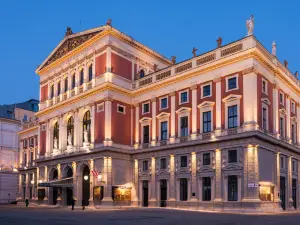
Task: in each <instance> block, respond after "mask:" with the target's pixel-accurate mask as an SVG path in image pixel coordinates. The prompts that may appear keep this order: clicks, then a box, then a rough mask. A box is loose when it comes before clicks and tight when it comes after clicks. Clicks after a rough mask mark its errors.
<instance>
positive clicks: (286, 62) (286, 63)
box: [283, 60, 289, 68]
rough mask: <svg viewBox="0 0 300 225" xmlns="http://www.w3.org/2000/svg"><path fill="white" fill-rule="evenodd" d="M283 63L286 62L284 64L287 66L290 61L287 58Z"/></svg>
mask: <svg viewBox="0 0 300 225" xmlns="http://www.w3.org/2000/svg"><path fill="white" fill-rule="evenodd" d="M283 63H284V66H285V67H286V68H287V67H288V65H289V62H288V61H287V60H284V61H283Z"/></svg>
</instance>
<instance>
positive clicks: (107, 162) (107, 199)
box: [102, 157, 113, 205]
mask: <svg viewBox="0 0 300 225" xmlns="http://www.w3.org/2000/svg"><path fill="white" fill-rule="evenodd" d="M111 166H112V161H111V157H104V168H103V171H104V179H105V183H104V198H103V199H102V205H113V199H112V197H111V196H112V195H111V191H112V186H111V185H112V184H111V178H112V177H111V175H112V174H111V170H112V168H111Z"/></svg>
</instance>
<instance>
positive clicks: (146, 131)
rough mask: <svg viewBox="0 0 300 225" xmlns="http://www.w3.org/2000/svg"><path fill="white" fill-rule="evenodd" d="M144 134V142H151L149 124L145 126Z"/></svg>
mask: <svg viewBox="0 0 300 225" xmlns="http://www.w3.org/2000/svg"><path fill="white" fill-rule="evenodd" d="M143 136H144V144H148V143H149V139H150V136H149V125H147V126H143Z"/></svg>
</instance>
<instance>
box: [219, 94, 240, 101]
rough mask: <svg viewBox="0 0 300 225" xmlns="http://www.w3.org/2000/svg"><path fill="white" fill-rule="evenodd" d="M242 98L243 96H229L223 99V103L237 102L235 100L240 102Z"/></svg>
mask: <svg viewBox="0 0 300 225" xmlns="http://www.w3.org/2000/svg"><path fill="white" fill-rule="evenodd" d="M241 97H242V96H241V95H233V94H231V95H228V96H227V97H225V98H223V99H222V101H223V102H230V101H235V100H239V99H240V98H241Z"/></svg>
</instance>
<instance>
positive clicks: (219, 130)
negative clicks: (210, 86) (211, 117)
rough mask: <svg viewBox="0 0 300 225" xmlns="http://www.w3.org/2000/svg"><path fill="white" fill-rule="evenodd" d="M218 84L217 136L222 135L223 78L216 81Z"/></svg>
mask: <svg viewBox="0 0 300 225" xmlns="http://www.w3.org/2000/svg"><path fill="white" fill-rule="evenodd" d="M214 83H216V131H215V134H216V136H219V135H221V131H222V122H221V121H222V111H221V109H222V107H221V106H222V94H221V77H219V78H216V79H214Z"/></svg>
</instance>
